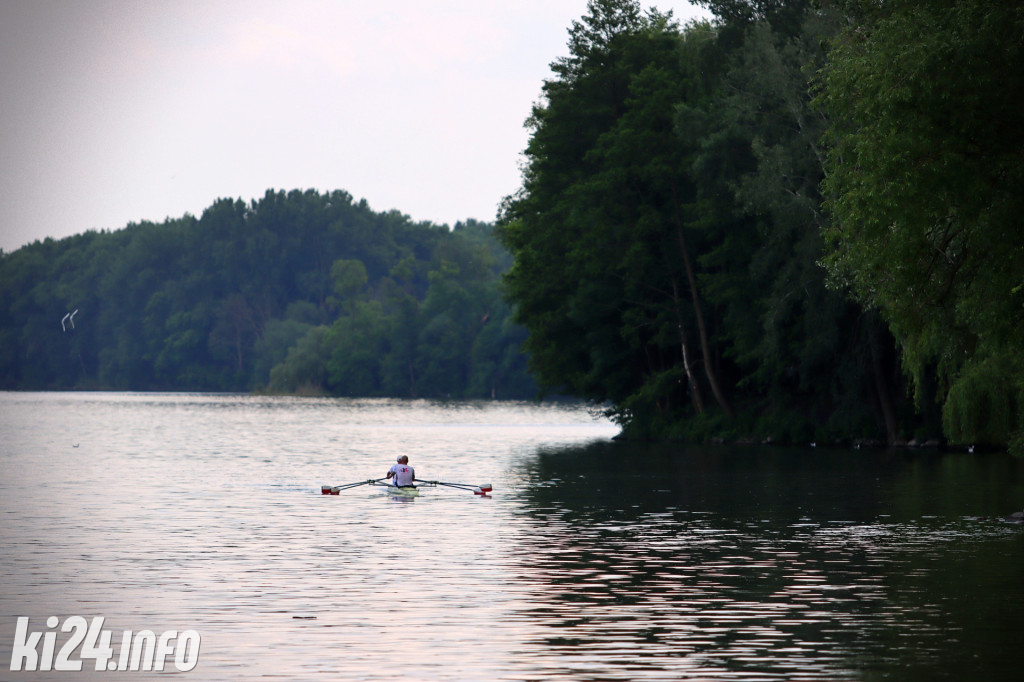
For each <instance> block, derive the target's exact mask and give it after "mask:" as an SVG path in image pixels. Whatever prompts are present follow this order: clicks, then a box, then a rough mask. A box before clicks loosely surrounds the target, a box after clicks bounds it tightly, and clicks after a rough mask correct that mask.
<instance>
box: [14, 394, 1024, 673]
mask: <svg viewBox="0 0 1024 682" xmlns="http://www.w3.org/2000/svg"><path fill="white" fill-rule="evenodd" d="M615 432H616V429H615V428H614V427H613V426H612V425H610V424H608V423H607V422H605V421H603V420H601V419H599V418H595V417H594V416H593V415H591V414H590V413H589V412H587V411H586V410H585V409H581V408H578V407H570V406H537V405H530V404H525V403H446V404H441V403H429V402H422V401H387V400H362V401H347V400H330V399H305V398H263V397H251V396H223V395H162V394H161V395H155V394H123V393H121V394H92V393H81V394H69V393H52V394H42V393H0V436H2V442H0V524H2V525H0V534H2V540H3V546H4V550H3V553H2V554H0V680H16V681H20V680H30V679H31V680H36V679H42V680H46V679H54V680H56V679H72V677H69V674H68V673H56V672H53V673H28V672H13V671H10V670H9V664H10V661H11V650H12V643H13V642H14V639H15V623H16V619H17V617H18V616H28V617H30V623H31V624H32V625H31V628H30V629H31V630H33V631H46V626H45V621H46V619H47V618H48V617H50V616H57V617H58V618H59V620H60V621H62V622H63V621H64V620H65V619H66V618H68V617H70V616H76V615H77V616H83V617H85V618H86V619H91V618H92V617H93V616H103V617H105V622H104V624H103V627H104V628H105V629H107V630H110V631H112V633H113V644H114V649H115V650H116V649H118V648H119V643H120V636H121V633H122V632H123V631H126V630H131V631H133V632H138V631H139V630H143V629H149V630H153V631H154V632H155V633H157V634H160V633H162V632H165V631H168V630H179V631H182V630H186V629H193V630H196V631H197V632H199V633H201V635H202V646H201V651H200V655H199V658H198V663H197V665H196V667H195V669H194V670H193V671H191V672H189V673H173V672H171V673H164V674H178V675H181V674H185V675H187V677H188V678H189V679H197V680H251V679H260V678H269V679H283V680H284V679H287V680H295V679H332V680H399V679H403V680H404V679H414V680H483V679H494V680H538V681H539V680H678V679H701V680H716V679H741V680H781V679H787V680H799V679H814V680H823V679H832V680H884V679H892V680H934V679H964V678H968V679H986V680H1017V679H1021V673H1020V665H1019V654H1018V653H1017V652H1018V649H1019V644H1020V641H1021V638H1022V635H1024V581H1022V577H1024V576H1022V572H1021V566H1024V527H1022V526H1020V525H1015V524H1010V523H1006V522H1004V521H1002V520H1001V518H1000V517H1002V516H1003V515H1005V514H1007V513H1009V512H1011V511H1014V510H1019V509H1021V508H1024V462H1022V461H1020V460H1014V459H1012V458H1009V457H1006V456H1001V455H999V456H977V455H975V456H968V455H966V454H956V453H935V452H927V453H924V452H919V453H878V452H855V451H838V450H827V449H823V448H818V449H814V450H812V449H795V448H794V449H778V448H774V449H770V448H725V447H719V448H699V447H683V446H674V447H667V446H639V445H629V444H621V443H613V442H611V441H610V438H611V436H613V435H614V434H615ZM399 453H403V454H407V455H409V458H410V464H412V465H413V466H414V467H416V470H417V474H418V476H419V477H420V478H421V479H439V480H443V481H456V482H467V483H472V484H479V483H491V484H492V485H493V486H494V493H493V495H492V496H490V497H486V498H485V497H480V496H476V495H473V494H472V493H470V492H467V491H462V490H456V489H451V488H428V489H426V490H425V491H424V492H423V494H422V495H421V496H420V497H419V498H416V499H393V498H390V497H388V496H387V495H385V494H384V493H383V492H382V491H381V489H379V488H374V487H369V486H363V487H357V488H353V489H351V490H348V491H344V492H342V493H341V494H340V495H337V496H333V495H332V496H323V495H321V494H320V486H321V484H341V483H349V482H356V481H362V480H367V479H369V478H378V477H381V476H383V475H384V473H385V472H386V471H387V469H388V467H389V466H390V465H391V463H392V462H393V461H394V458H395V456H396V455H397V454H399ZM66 638H67V635H65V634H60V636H59V638H58V640H57V645H56V648H57V649H58V650H59V649H60V647H61V645H62V644H63V643H64V642H65V641H66ZM42 648H43V647H42V646H40V647H39V649H40V650H42ZM77 654H78V651H76V652H75V656H74V658H77ZM115 660H116V658H115ZM167 660H168V667H169V668H170V669H171V670H172V671H173V670H174V668H173V666H172V665H171V662H172V661H173V656H171V657H169V658H168V659H167ZM91 667H92V661H85V668H86V669H87V670H86V671H84V672H82V673H76V674H74V679H80V678H81V679H106V678H107V677H108V676H110V677H115V678H116V679H124V680H132V679H148V678H152V677H153V676H154V675H157V674H158V673H155V672H137V673H132V672H117V673H106V672H102V673H97V672H91V671H89V670H88V669H89V668H91Z"/></svg>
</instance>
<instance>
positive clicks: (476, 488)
mask: <svg viewBox="0 0 1024 682" xmlns="http://www.w3.org/2000/svg"><path fill="white" fill-rule="evenodd" d="M417 483H428V484H430V485H446V486H448V487H449V488H459V489H460V490H469V491H471V492H472V493H473V494H474V495H486V494H487V493H489V492H491V490H493V488H491V484H490V483H482V484H481V485H470V484H468V483H445V482H444V481H417Z"/></svg>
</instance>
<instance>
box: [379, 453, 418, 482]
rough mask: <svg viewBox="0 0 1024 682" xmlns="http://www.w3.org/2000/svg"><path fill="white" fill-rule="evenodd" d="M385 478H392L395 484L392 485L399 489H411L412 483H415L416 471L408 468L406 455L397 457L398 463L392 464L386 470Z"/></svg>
mask: <svg viewBox="0 0 1024 682" xmlns="http://www.w3.org/2000/svg"><path fill="white" fill-rule="evenodd" d="M386 478H394V479H395V482H394V484H393V485H396V486H398V487H399V488H412V487H414V486H413V483H415V481H416V470H415V469H413V468H412V467H411V466H409V457H408V455H399V456H398V462H397V463H396V464H392V465H391V468H390V469H388V474H387V476H386Z"/></svg>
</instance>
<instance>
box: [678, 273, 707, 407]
mask: <svg viewBox="0 0 1024 682" xmlns="http://www.w3.org/2000/svg"><path fill="white" fill-rule="evenodd" d="M672 302H673V303H674V304H675V309H676V322H677V324H678V327H679V347H680V349H681V350H682V353H683V369H684V370H686V379H687V380H688V381H689V382H690V400H692V401H693V407H694V409H695V410H697V414H703V413H704V396H702V395H701V392H700V384H698V383H697V377H695V376H694V375H693V364H692V363H691V362H690V349H689V347H688V346H687V344H686V328H685V327H683V311H682V309H681V306H680V305H679V285H678V284H677V283H676V278H675V275H673V276H672Z"/></svg>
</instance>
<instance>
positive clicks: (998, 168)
mask: <svg viewBox="0 0 1024 682" xmlns="http://www.w3.org/2000/svg"><path fill="white" fill-rule="evenodd" d="M845 8H846V10H847V11H848V12H849V13H850V16H851V19H850V25H849V27H848V28H847V29H846V30H845V31H844V32H843V33H842V35H841V36H840V38H839V39H838V40H837V41H836V43H835V46H834V49H833V50H832V52H831V54H830V58H829V62H828V64H827V66H826V67H825V69H824V71H823V73H822V78H821V102H822V104H823V105H824V106H825V107H826V109H827V111H828V113H829V116H830V119H831V128H830V131H829V137H828V139H829V142H830V145H831V146H830V149H829V155H828V176H827V177H826V180H825V183H824V188H825V191H826V193H827V199H828V208H829V210H830V213H831V216H832V219H833V222H832V224H831V226H830V227H829V228H828V229H827V230H826V233H825V234H826V238H827V242H828V247H829V253H828V255H827V257H826V259H825V262H826V264H827V266H828V267H829V269H830V271H831V273H832V275H833V277H834V279H835V281H836V282H838V283H841V284H842V285H846V286H849V287H850V288H851V290H852V291H853V292H854V294H855V295H856V296H857V297H858V298H859V300H861V301H862V302H863V303H864V304H865V305H867V306H871V307H877V308H878V309H879V310H880V311H881V312H882V314H883V315H884V316H885V319H886V320H887V322H888V323H889V325H890V326H891V327H892V329H893V331H894V332H895V333H896V335H897V338H898V339H899V341H900V343H901V347H902V349H903V355H904V357H905V359H906V361H907V364H908V367H909V369H910V370H911V371H912V372H913V375H914V376H915V377H916V379H917V386H918V388H919V389H920V388H921V387H922V386H924V385H926V381H925V379H926V375H927V373H928V372H929V371H931V370H932V369H933V368H937V371H938V375H939V379H940V388H942V389H943V390H942V398H941V399H942V400H943V402H944V412H945V425H946V430H947V435H948V436H950V437H951V438H952V439H953V440H955V441H959V442H994V443H999V442H1002V443H1005V442H1006V441H1007V440H1009V439H1014V438H1015V439H1016V441H1017V443H1018V446H1021V445H1024V436H1022V435H1021V433H1022V432H1021V429H1022V427H1024V363H1022V362H1021V360H1020V358H1021V357H1024V341H1022V339H1024V311H1022V307H1024V276H1022V273H1024V248H1022V244H1024V219H1022V216H1024V193H1022V192H1021V190H1020V188H1021V187H1022V186H1024V162H1022V160H1024V69H1022V68H1021V63H1022V60H1024V7H1022V6H1021V5H1020V4H1019V3H1010V2H990V1H988V0H955V1H951V2H947V1H939V0H928V1H926V2H918V1H910V0H898V1H896V2H887V3H882V4H879V3H875V2H867V1H865V2H850V3H846V5H845ZM1014 433H1016V434H1017V435H1016V436H1014V435H1013V434H1014ZM1022 449H1024V448H1022Z"/></svg>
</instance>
